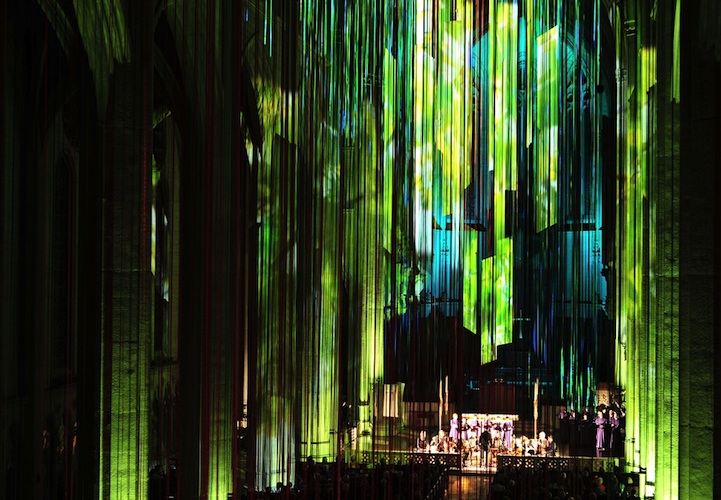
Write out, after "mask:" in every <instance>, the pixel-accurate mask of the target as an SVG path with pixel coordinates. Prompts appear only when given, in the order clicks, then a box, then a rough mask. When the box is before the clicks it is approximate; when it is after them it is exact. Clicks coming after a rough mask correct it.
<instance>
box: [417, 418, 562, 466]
mask: <svg viewBox="0 0 721 500" xmlns="http://www.w3.org/2000/svg"><path fill="white" fill-rule="evenodd" d="M515 420H517V417H516V416H512V415H494V416H491V415H487V414H486V415H484V414H470V415H466V416H463V417H461V418H460V419H459V417H458V414H457V413H454V414H453V417H452V418H451V420H450V423H449V431H448V432H447V433H446V432H445V431H444V430H439V432H438V434H437V435H435V436H433V437H432V438H431V440H430V441H428V435H427V433H426V431H421V432H420V434H419V436H418V440H417V442H416V446H415V449H416V451H420V452H430V453H461V455H462V459H463V463H464V464H466V463H467V462H468V460H469V459H472V458H473V457H475V456H477V457H479V465H480V466H481V468H484V467H488V466H490V465H492V462H493V457H495V455H497V454H513V455H536V456H556V454H557V453H558V445H557V444H556V442H555V441H554V440H553V436H551V435H546V433H545V432H540V433H539V434H538V436H536V437H535V438H529V437H527V436H523V435H518V436H517V435H516V434H515V433H514V430H515V426H514V422H515Z"/></svg>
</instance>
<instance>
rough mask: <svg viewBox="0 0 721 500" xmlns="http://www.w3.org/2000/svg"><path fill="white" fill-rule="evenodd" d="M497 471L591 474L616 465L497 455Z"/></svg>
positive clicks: (609, 461) (601, 461)
mask: <svg viewBox="0 0 721 500" xmlns="http://www.w3.org/2000/svg"><path fill="white" fill-rule="evenodd" d="M497 460H498V469H502V468H511V469H551V470H561V471H574V470H585V469H588V470H589V471H591V472H602V471H612V470H613V469H614V467H615V466H616V465H617V464H616V459H614V458H593V457H534V456H517V455H498V457H497Z"/></svg>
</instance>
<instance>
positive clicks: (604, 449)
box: [558, 404, 626, 457]
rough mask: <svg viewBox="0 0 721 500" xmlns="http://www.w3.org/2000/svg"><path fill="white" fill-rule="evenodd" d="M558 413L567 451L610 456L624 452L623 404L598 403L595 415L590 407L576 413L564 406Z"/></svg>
mask: <svg viewBox="0 0 721 500" xmlns="http://www.w3.org/2000/svg"><path fill="white" fill-rule="evenodd" d="M558 417H559V434H560V436H561V440H562V442H563V443H564V444H568V448H569V454H571V455H580V456H593V455H595V456H597V457H602V456H611V457H613V456H620V455H621V454H622V453H623V450H622V448H623V446H622V444H623V439H624V434H625V426H626V412H625V411H624V409H623V407H622V406H618V405H615V404H612V405H599V406H598V407H597V408H596V413H595V415H594V414H593V413H592V412H591V410H590V409H589V408H584V409H583V411H582V412H581V413H580V414H578V413H576V411H575V410H573V409H570V410H568V409H566V408H565V407H563V408H561V411H560V413H559V415H558Z"/></svg>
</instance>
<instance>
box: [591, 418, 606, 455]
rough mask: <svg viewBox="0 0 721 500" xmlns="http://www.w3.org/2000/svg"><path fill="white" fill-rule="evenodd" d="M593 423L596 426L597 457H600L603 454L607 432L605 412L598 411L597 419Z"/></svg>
mask: <svg viewBox="0 0 721 500" xmlns="http://www.w3.org/2000/svg"><path fill="white" fill-rule="evenodd" d="M593 422H594V423H595V424H596V456H597V457H600V456H601V455H602V454H603V449H604V436H605V431H606V418H605V417H604V416H603V412H602V411H601V410H598V412H597V413H596V419H595V420H594V421H593Z"/></svg>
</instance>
